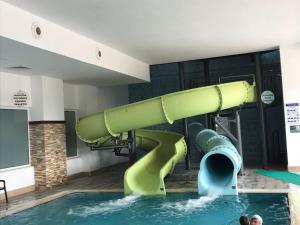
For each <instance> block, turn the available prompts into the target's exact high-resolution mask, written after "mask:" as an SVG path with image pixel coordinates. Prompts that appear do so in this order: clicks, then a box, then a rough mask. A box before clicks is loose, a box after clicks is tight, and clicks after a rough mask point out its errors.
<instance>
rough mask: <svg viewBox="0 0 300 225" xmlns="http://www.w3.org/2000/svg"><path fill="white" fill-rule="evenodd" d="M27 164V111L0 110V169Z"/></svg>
mask: <svg viewBox="0 0 300 225" xmlns="http://www.w3.org/2000/svg"><path fill="white" fill-rule="evenodd" d="M28 164H29V146H28V116H27V110H16V109H0V169H4V168H9V167H16V166H23V165H28Z"/></svg>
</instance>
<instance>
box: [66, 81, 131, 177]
mask: <svg viewBox="0 0 300 225" xmlns="http://www.w3.org/2000/svg"><path fill="white" fill-rule="evenodd" d="M64 101H65V109H73V110H76V112H77V116H78V117H82V116H86V115H88V114H91V113H94V112H98V111H103V110H104V109H106V108H110V107H114V106H118V105H123V104H127V103H128V88H127V86H119V87H101V88H99V87H95V86H89V85H72V84H66V83H65V84H64ZM124 161H128V159H127V158H124V157H118V156H115V155H114V154H113V153H112V150H105V151H90V149H89V148H88V147H87V146H86V145H85V144H84V143H83V142H82V141H80V140H78V157H75V158H70V159H68V161H67V171H68V175H73V174H76V173H78V172H91V171H94V170H97V169H100V168H103V167H106V166H109V165H113V164H116V163H120V162H124Z"/></svg>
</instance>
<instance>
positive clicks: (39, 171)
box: [29, 121, 67, 189]
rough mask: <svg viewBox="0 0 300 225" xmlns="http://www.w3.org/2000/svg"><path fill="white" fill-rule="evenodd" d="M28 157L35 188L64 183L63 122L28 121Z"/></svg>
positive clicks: (65, 175) (65, 171)
mask: <svg viewBox="0 0 300 225" xmlns="http://www.w3.org/2000/svg"><path fill="white" fill-rule="evenodd" d="M29 127H30V157H31V164H32V166H34V170H35V183H36V188H37V189H45V188H51V187H54V186H57V185H59V184H64V183H65V182H66V179H67V164H66V163H67V155H66V137H65V124H64V123H63V122H54V121H41V122H31V123H30V126H29Z"/></svg>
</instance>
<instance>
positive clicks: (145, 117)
mask: <svg viewBox="0 0 300 225" xmlns="http://www.w3.org/2000/svg"><path fill="white" fill-rule="evenodd" d="M255 100H256V91H255V85H250V84H249V83H248V82H246V81H238V82H231V83H225V84H219V85H212V86H207V87H201V88H194V89H189V90H186V91H180V92H174V93H171V94H167V95H163V96H160V97H155V98H151V99H147V100H144V101H140V102H136V103H132V104H128V105H123V106H119V107H115V108H112V109H107V110H104V112H98V113H94V114H92V115H89V116H86V117H83V118H81V119H80V120H79V122H78V123H77V125H76V132H77V135H78V137H79V138H80V139H81V140H82V141H84V142H87V143H96V142H102V141H104V140H105V139H106V138H105V137H106V136H108V135H111V136H117V135H119V134H121V133H122V132H126V131H129V130H134V129H139V128H144V127H149V126H153V125H158V124H162V123H170V124H172V123H173V122H174V121H175V120H178V119H183V118H187V117H191V116H196V115H201V114H206V113H211V112H216V111H219V110H223V109H229V108H232V107H235V106H239V105H242V104H244V103H247V102H254V101H255ZM167 133H169V134H170V132H167ZM148 134H149V136H147V137H148V139H152V140H153V141H152V142H154V143H155V142H156V143H157V144H156V145H155V146H154V145H153V146H152V147H153V150H152V151H151V152H150V153H148V155H149V156H148V155H146V156H145V157H143V158H142V159H140V160H139V161H138V162H137V163H136V164H137V166H136V164H135V165H133V166H132V167H130V168H129V169H128V170H127V171H126V173H125V177H124V185H125V187H124V188H125V193H126V194H130V193H137V194H143V195H152V194H165V190H163V191H161V190H162V189H164V184H161V183H159V182H161V181H162V182H163V178H164V176H166V175H167V174H168V173H170V172H171V171H172V169H173V168H174V166H175V165H172V163H173V164H174V163H177V162H178V161H176V160H175V161H174V160H166V159H161V158H160V156H158V155H157V154H158V152H161V151H171V152H174V154H175V155H177V154H179V155H181V154H182V152H185V149H184V148H183V147H179V148H178V149H177V146H181V145H180V144H178V143H177V142H178V141H179V143H181V142H182V141H180V140H183V139H182V136H181V135H179V136H177V137H172V138H171V137H167V136H166V135H165V136H164V135H162V134H163V133H162V132H161V131H160V132H157V133H155V132H154V133H152V134H150V133H148ZM172 134H174V133H172ZM143 135H146V132H144V133H143V132H142V134H141V135H140V136H141V137H142V136H143ZM171 136H173V135H171ZM179 137H181V139H180V138H179ZM176 138H177V140H178V141H175V140H176ZM165 142H167V143H165ZM169 142H172V143H173V144H170V143H169ZM171 145H172V146H175V150H174V147H171ZM184 146H185V145H184ZM176 149H177V150H176ZM152 152H154V153H152ZM174 154H165V155H168V157H174ZM177 158H183V157H177ZM164 163H165V164H164ZM170 165H171V166H170ZM164 168H166V169H164ZM161 169H163V171H162V172H161ZM154 171H155V173H154V174H155V175H153V174H152V172H154ZM150 173H151V176H150V175H149V174H150ZM161 176H163V177H161ZM154 177H156V178H155V180H154ZM142 178H143V179H142ZM142 181H143V182H142ZM158 181H159V182H158ZM151 182H153V183H155V184H157V185H154V184H153V185H146V184H149V183H151ZM158 183H159V185H158ZM158 188H159V191H158Z"/></svg>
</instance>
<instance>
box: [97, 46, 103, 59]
mask: <svg viewBox="0 0 300 225" xmlns="http://www.w3.org/2000/svg"><path fill="white" fill-rule="evenodd" d="M101 57H102V52H101V50H100V49H99V48H96V58H97V59H101Z"/></svg>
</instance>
